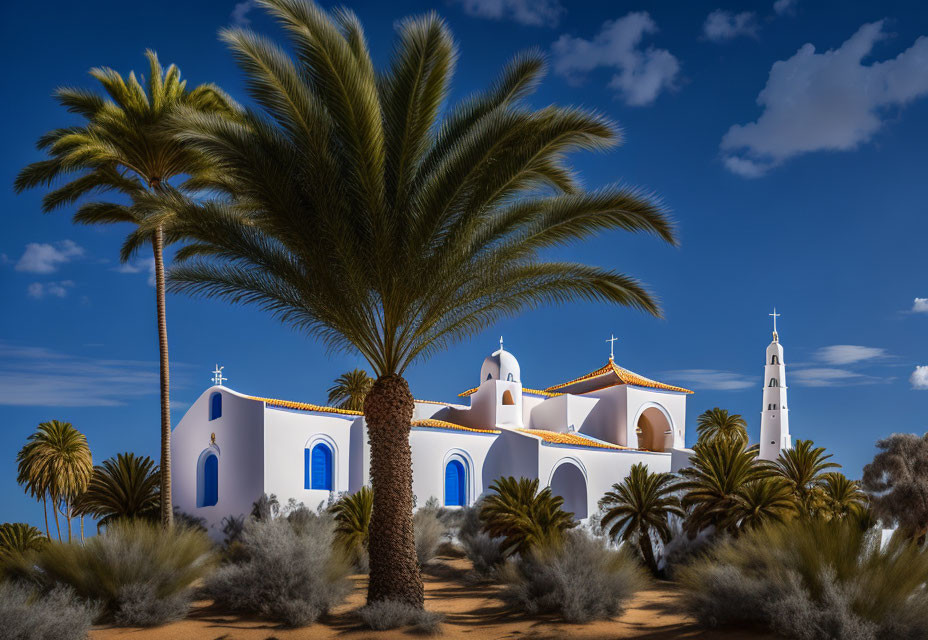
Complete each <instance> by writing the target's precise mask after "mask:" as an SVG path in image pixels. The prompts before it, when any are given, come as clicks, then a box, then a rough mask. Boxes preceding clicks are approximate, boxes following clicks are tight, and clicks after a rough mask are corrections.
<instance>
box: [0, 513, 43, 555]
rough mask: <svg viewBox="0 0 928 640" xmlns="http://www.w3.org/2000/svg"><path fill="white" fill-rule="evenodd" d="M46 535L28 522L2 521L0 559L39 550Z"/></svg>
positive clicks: (0, 527) (0, 528)
mask: <svg viewBox="0 0 928 640" xmlns="http://www.w3.org/2000/svg"><path fill="white" fill-rule="evenodd" d="M47 544H48V537H47V536H43V535H42V532H41V531H39V530H38V529H36V528H35V527H33V526H32V525H30V524H26V523H24V522H4V523H3V524H0V559H3V558H4V557H9V556H11V555H17V554H23V553H27V552H29V551H41V550H42V549H44V548H45V545H47Z"/></svg>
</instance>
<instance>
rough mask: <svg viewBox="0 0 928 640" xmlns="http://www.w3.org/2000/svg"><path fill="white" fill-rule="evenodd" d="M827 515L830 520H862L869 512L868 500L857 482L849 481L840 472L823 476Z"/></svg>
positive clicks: (827, 473) (829, 472)
mask: <svg viewBox="0 0 928 640" xmlns="http://www.w3.org/2000/svg"><path fill="white" fill-rule="evenodd" d="M822 480H823V482H822V485H821V489H822V491H823V493H824V502H825V515H826V517H828V518H848V517H850V518H861V517H863V515H864V514H865V513H866V512H867V509H868V500H867V494H865V493H864V492H863V491H862V490H861V488H860V483H859V482H857V481H856V480H849V479H848V477H847V476H845V475H844V474H843V473H840V472H838V471H828V472H826V473H823V474H822Z"/></svg>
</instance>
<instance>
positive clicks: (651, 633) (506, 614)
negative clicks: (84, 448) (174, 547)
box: [90, 557, 773, 640]
mask: <svg viewBox="0 0 928 640" xmlns="http://www.w3.org/2000/svg"><path fill="white" fill-rule="evenodd" d="M469 569H470V565H469V563H468V562H467V561H466V560H462V559H458V558H450V557H442V558H439V559H438V560H436V561H434V562H433V563H431V564H430V565H429V566H428V567H426V569H425V570H424V575H423V578H424V580H425V591H426V603H425V606H426V608H427V609H429V610H432V611H439V612H441V613H443V614H445V622H444V624H443V625H442V634H441V637H442V638H470V639H475V638H519V639H523V638H524V639H531V640H542V639H547V638H551V639H556V638H640V639H647V640H676V639H681V640H683V639H689V638H699V639H701V640H723V639H724V640H738V639H740V638H773V636H769V635H766V634H760V633H756V632H748V631H739V630H720V631H707V630H703V629H700V628H699V626H698V625H696V624H695V622H694V621H693V620H692V619H691V618H689V617H688V616H687V615H685V614H684V613H683V612H682V611H681V610H680V606H679V603H678V593H677V591H676V589H675V587H674V586H673V585H669V584H667V583H660V584H656V585H655V586H654V588H652V589H648V590H646V591H642V592H640V593H638V594H637V595H636V596H635V598H634V599H633V600H632V601H631V603H630V605H629V607H628V610H627V611H626V612H625V614H624V615H623V616H622V617H621V618H618V619H617V620H613V621H601V622H593V623H590V624H583V625H575V624H565V623H563V622H560V621H558V620H556V619H554V618H553V617H540V616H532V617H529V616H525V615H523V614H520V613H515V612H512V611H510V610H509V609H507V608H506V606H505V605H504V604H503V603H502V602H501V601H500V600H498V599H497V598H495V597H494V593H496V591H497V590H498V589H499V587H497V586H494V585H473V584H470V583H469V582H468V581H467V579H466V576H467V574H468V571H469ZM355 582H356V584H355V588H354V591H353V592H352V593H351V595H350V596H349V598H348V600H347V601H346V602H345V603H344V604H343V605H341V606H340V607H338V608H337V609H335V610H334V611H333V612H332V613H330V614H329V615H328V616H325V617H324V618H322V619H320V620H319V621H317V622H316V624H314V625H313V626H311V627H305V628H302V629H281V628H279V627H278V626H277V625H276V624H274V623H270V622H267V621H263V620H258V619H255V618H247V617H241V616H234V615H229V614H225V613H222V612H220V611H217V610H215V609H214V608H212V607H211V606H210V602H198V603H196V606H195V607H194V609H193V611H191V613H190V616H189V617H188V618H187V619H185V620H182V621H180V622H175V623H173V624H169V625H165V626H163V627H158V628H154V629H127V628H112V627H97V628H95V629H94V630H93V631H92V632H91V634H90V637H91V638H92V639H93V640H114V639H116V638H119V639H122V640H129V639H131V640H190V639H199V638H203V639H206V640H268V639H276V640H295V639H297V638H299V639H310V638H312V639H316V638H320V639H321V638H345V639H349V640H350V639H361V638H371V639H375V640H388V639H392V638H405V639H408V638H411V637H416V636H419V637H422V636H421V634H417V633H415V632H412V631H410V630H402V629H397V630H394V631H381V632H374V631H370V630H367V629H365V628H364V627H362V626H360V625H359V623H358V621H357V619H356V618H355V617H354V616H353V615H352V612H353V611H354V610H355V609H357V608H358V607H360V606H361V605H362V604H364V595H365V590H366V588H367V587H366V578H365V576H356V578H355Z"/></svg>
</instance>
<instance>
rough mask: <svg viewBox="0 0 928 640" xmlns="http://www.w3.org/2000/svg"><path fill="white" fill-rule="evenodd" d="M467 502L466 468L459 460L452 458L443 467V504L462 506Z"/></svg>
mask: <svg viewBox="0 0 928 640" xmlns="http://www.w3.org/2000/svg"><path fill="white" fill-rule="evenodd" d="M466 504H467V470H466V469H465V467H464V465H463V464H462V463H461V461H460V460H452V461H451V462H449V463H448V466H446V467H445V506H446V507H463V506H465V505H466Z"/></svg>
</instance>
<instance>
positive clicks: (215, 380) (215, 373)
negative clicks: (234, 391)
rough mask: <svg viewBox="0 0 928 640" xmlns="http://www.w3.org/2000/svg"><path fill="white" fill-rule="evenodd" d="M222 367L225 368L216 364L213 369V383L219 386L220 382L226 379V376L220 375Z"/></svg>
mask: <svg viewBox="0 0 928 640" xmlns="http://www.w3.org/2000/svg"><path fill="white" fill-rule="evenodd" d="M223 369H225V367H220V366H219V365H218V364H217V365H216V369H215V370H214V371H213V384H218V385H219V386H220V387H221V386H222V383H223V382H225V381H226V380H228V378H223V377H222V370H223Z"/></svg>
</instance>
